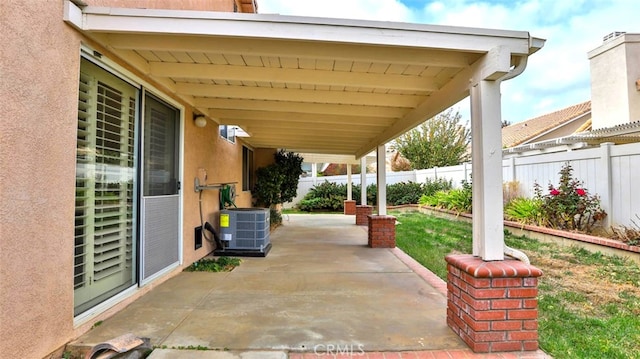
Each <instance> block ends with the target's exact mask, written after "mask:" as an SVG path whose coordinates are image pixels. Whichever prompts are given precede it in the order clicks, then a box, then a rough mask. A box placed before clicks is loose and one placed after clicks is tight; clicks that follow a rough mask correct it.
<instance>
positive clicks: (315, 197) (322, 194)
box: [298, 179, 451, 212]
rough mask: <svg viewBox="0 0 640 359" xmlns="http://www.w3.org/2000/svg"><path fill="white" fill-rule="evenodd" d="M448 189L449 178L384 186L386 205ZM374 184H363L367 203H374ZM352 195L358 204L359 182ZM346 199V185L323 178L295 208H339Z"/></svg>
mask: <svg viewBox="0 0 640 359" xmlns="http://www.w3.org/2000/svg"><path fill="white" fill-rule="evenodd" d="M450 188H451V181H447V180H444V179H438V180H435V181H432V180H427V182H426V183H416V182H400V183H395V184H391V185H387V205H391V206H397V205H402V204H415V203H418V201H419V199H420V197H422V196H423V195H432V194H434V193H436V192H438V191H441V190H447V189H450ZM377 189H378V187H377V186H376V185H375V184H370V185H368V186H367V204H369V205H375V204H376V202H377V192H378V190H377ZM351 190H352V198H353V199H354V200H355V201H356V204H360V185H353V186H352V188H351ZM346 199H347V185H346V184H336V183H333V182H328V181H324V182H323V183H321V184H318V185H316V186H314V187H313V188H311V190H310V191H309V193H307V194H306V195H305V196H304V198H303V199H302V201H300V203H299V204H298V208H299V209H300V210H302V211H307V212H311V211H342V210H343V209H344V201H345V200H346Z"/></svg>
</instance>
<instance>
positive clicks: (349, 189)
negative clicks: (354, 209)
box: [347, 163, 353, 201]
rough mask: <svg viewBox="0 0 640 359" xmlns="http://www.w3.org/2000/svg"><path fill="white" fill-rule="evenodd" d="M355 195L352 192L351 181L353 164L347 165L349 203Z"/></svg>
mask: <svg viewBox="0 0 640 359" xmlns="http://www.w3.org/2000/svg"><path fill="white" fill-rule="evenodd" d="M352 194H353V190H352V180H351V164H350V163H348V164H347V201H351V197H352Z"/></svg>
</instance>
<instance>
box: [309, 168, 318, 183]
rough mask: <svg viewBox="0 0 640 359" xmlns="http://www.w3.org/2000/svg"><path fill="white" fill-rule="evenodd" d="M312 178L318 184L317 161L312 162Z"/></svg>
mask: <svg viewBox="0 0 640 359" xmlns="http://www.w3.org/2000/svg"><path fill="white" fill-rule="evenodd" d="M311 180H312V182H313V185H314V186H315V185H317V184H318V164H317V163H315V162H314V163H312V164H311Z"/></svg>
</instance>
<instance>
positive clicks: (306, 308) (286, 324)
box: [73, 215, 546, 359]
mask: <svg viewBox="0 0 640 359" xmlns="http://www.w3.org/2000/svg"><path fill="white" fill-rule="evenodd" d="M354 223H355V218H354V217H353V216H343V215H288V216H287V215H285V216H284V226H282V227H279V228H278V229H277V230H275V231H274V232H272V233H271V242H272V243H273V248H272V250H271V252H270V253H269V255H268V256H267V257H266V258H243V262H242V264H241V265H240V266H239V267H237V268H235V269H234V270H233V271H232V272H227V273H187V272H183V273H181V274H179V275H178V276H176V277H174V278H172V279H170V280H168V281H167V282H165V283H163V284H161V285H159V286H158V287H157V288H155V289H153V290H152V291H150V292H149V293H148V294H146V295H144V296H143V297H142V298H140V299H138V300H136V301H135V302H133V303H132V304H131V305H129V306H128V307H127V308H125V309H124V310H122V311H120V312H119V313H117V314H116V315H114V316H113V317H111V318H109V319H107V320H105V321H104V322H103V323H102V324H101V325H100V326H97V327H96V328H94V329H92V330H91V331H89V332H88V333H86V334H85V335H83V336H82V337H80V338H78V339H77V340H76V341H75V342H74V343H73V345H74V346H75V347H91V346H93V345H95V344H97V343H99V342H102V341H105V340H108V339H112V338H114V337H117V336H119V335H122V334H125V333H133V334H134V335H136V336H139V337H148V338H150V339H151V344H152V345H154V346H162V347H164V348H166V349H156V350H154V352H153V353H152V354H151V356H150V358H156V359H158V358H211V359H213V358H221V359H222V358H287V357H289V358H308V357H311V356H313V357H315V356H316V354H318V355H322V356H326V355H329V354H334V353H337V350H342V354H345V355H346V354H349V353H350V354H353V356H354V357H355V356H358V355H360V354H363V352H366V353H367V354H366V356H369V355H373V353H380V354H382V353H383V352H387V353H388V354H387V355H391V353H395V354H398V355H401V354H402V353H408V354H407V355H409V354H410V355H413V356H397V357H412V358H413V357H416V358H419V357H423V356H419V355H418V354H419V353H427V354H429V353H430V354H432V355H434V356H433V357H434V358H435V357H438V356H435V355H438V353H440V354H445V355H447V356H445V357H468V358H507V357H509V358H543V357H546V356H545V355H544V353H542V352H540V351H539V352H535V353H517V354H516V353H513V354H504V355H513V356H504V355H503V354H499V355H495V354H494V355H475V354H473V353H472V352H471V351H470V350H469V349H468V348H467V346H466V345H465V344H464V342H462V341H461V340H460V339H459V338H458V337H457V336H456V335H455V334H454V333H453V332H452V331H451V330H450V329H449V328H448V327H447V325H446V319H445V317H446V296H445V295H443V288H444V290H446V286H445V284H444V282H442V281H440V280H439V279H437V278H436V279H434V277H435V276H433V274H431V273H430V272H429V271H427V270H425V269H424V268H423V267H421V266H420V265H419V264H417V263H415V262H413V261H412V260H411V259H410V258H408V257H407V256H406V255H404V253H402V251H400V250H398V249H394V250H391V249H372V248H368V247H367V245H366V244H367V233H366V228H362V227H359V226H356V225H355V224H354ZM187 346H202V347H207V348H212V349H217V350H216V351H192V350H175V349H174V350H172V348H178V347H187ZM345 348H349V350H347V351H346V352H345ZM330 350H331V351H332V352H331V353H329V351H330ZM447 353H448V354H447ZM451 353H460V356H451ZM395 354H394V355H395ZM366 356H365V357H366ZM329 357H333V356H329ZM345 357H346V356H345ZM369 357H372V356H369ZM382 357H384V356H380V358H382ZM388 357H389V356H388ZM424 357H431V356H424Z"/></svg>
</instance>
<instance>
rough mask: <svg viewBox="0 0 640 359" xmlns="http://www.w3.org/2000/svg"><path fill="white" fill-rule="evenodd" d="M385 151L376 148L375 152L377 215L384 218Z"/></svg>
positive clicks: (385, 210) (385, 204)
mask: <svg viewBox="0 0 640 359" xmlns="http://www.w3.org/2000/svg"><path fill="white" fill-rule="evenodd" d="M386 156H387V151H386V149H385V147H384V145H382V146H378V149H377V152H376V161H377V166H376V167H377V169H376V176H377V177H376V178H377V179H378V186H377V187H378V195H377V197H378V215H379V216H386V215H387V162H386Z"/></svg>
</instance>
